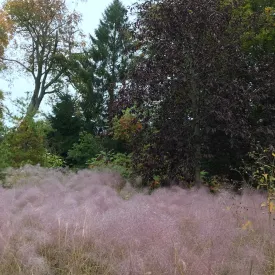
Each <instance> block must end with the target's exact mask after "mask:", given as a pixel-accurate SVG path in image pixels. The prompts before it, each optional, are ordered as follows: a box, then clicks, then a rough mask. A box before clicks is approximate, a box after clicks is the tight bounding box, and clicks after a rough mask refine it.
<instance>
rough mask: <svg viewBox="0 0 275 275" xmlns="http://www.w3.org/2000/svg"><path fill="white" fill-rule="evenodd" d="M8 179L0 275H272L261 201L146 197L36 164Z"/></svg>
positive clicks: (0, 221)
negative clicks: (11, 184)
mask: <svg viewBox="0 0 275 275" xmlns="http://www.w3.org/2000/svg"><path fill="white" fill-rule="evenodd" d="M11 180H13V183H14V184H13V186H14V187H13V188H12V189H4V188H0V209H1V212H0V274H1V275H15V274H16V275H27V274H28V275H29V274H36V275H42V274H43V275H45V274H64V275H65V274H66V275H67V274H77V275H80V274H81V275H88V274H105V275H106V274H110V275H111V274H112V275H116V274H125V275H127V274H129V275H130V274H131V275H138V274H142V275H145V274H147V275H149V274H151V275H159V274H163V275H166V274H167V275H171V274H175V275H177V274H180V275H183V274H184V275H200V274H201V275H202V274H203V275H205V274H207V275H210V274H215V275H216V274H217V275H224V274H236V275H239V274H261V275H265V274H266V275H271V274H274V271H275V260H274V259H275V234H274V233H275V232H274V225H275V223H274V220H273V221H272V224H269V221H268V213H267V212H268V211H267V209H266V208H265V207H263V206H261V205H262V202H263V201H265V199H266V198H265V197H266V194H265V193H261V192H259V191H252V190H250V189H247V190H244V191H243V194H242V195H236V194H233V193H230V192H229V191H222V192H220V193H219V194H217V195H213V194H210V192H209V191H207V190H206V189H204V188H201V189H199V190H195V189H191V190H190V189H189V190H185V189H181V188H179V187H171V188H169V189H168V188H166V189H164V188H160V189H158V190H156V191H154V192H153V193H152V194H151V195H148V194H147V193H142V192H140V193H139V192H136V191H135V190H134V189H133V188H131V186H129V185H125V186H124V187H122V188H117V187H118V186H119V185H121V177H119V175H118V174H114V173H96V172H92V171H89V170H83V171H80V172H78V173H73V172H70V171H68V172H66V173H64V171H60V170H56V169H45V168H41V167H39V166H37V167H32V166H26V167H25V168H21V169H18V170H10V172H9V175H8V176H7V179H6V181H7V182H9V181H11ZM117 190H120V191H119V192H118V191H117ZM122 192H125V193H127V192H128V193H131V196H128V198H127V199H125V198H123V196H121V193H122Z"/></svg>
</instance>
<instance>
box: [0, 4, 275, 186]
mask: <svg viewBox="0 0 275 275" xmlns="http://www.w3.org/2000/svg"><path fill="white" fill-rule="evenodd" d="M29 5H31V7H32V13H31V14H30V13H29V12H28V9H29ZM48 10H51V11H52V12H51V13H47V12H46V11H48ZM274 12H275V3H273V1H265V0H261V1H254V0H239V1H234V3H233V2H231V1H226V0H222V1H221V0H211V1H205V0H194V1H192V2H186V1H181V0H146V1H143V2H142V3H139V4H135V5H133V6H131V7H130V8H129V9H128V10H127V8H126V7H124V6H123V4H122V3H121V2H120V1H119V0H113V2H112V3H111V4H110V5H109V6H108V7H107V9H106V10H105V12H104V14H103V16H102V19H101V20H100V22H99V26H98V28H97V29H96V30H95V34H94V35H90V37H89V41H86V45H85V43H83V41H82V35H81V30H80V29H79V27H78V23H79V22H80V18H81V16H80V15H79V14H77V13H71V12H70V11H69V10H68V9H67V7H66V2H65V1H60V0H55V1H45V0H32V1H31V2H30V1H24V0H22V1H19V0H7V1H6V2H5V3H4V5H3V10H2V13H1V17H0V25H1V26H0V27H1V29H0V30H1V31H2V32H3V33H5V34H6V35H5V36H3V41H2V42H1V41H0V48H1V47H2V48H3V51H2V52H0V53H1V62H2V64H3V65H4V66H8V65H9V64H11V63H15V64H17V65H19V66H21V68H23V69H24V71H25V72H26V73H27V74H30V75H31V76H32V77H33V80H34V87H35V88H34V91H33V93H32V97H31V99H30V102H29V104H28V108H26V112H25V115H24V116H23V117H22V118H21V120H20V123H19V126H17V127H14V128H13V129H5V130H3V138H2V144H1V146H2V147H1V149H0V150H8V151H9V152H10V154H6V155H7V156H10V161H4V162H3V161H1V166H3V167H4V166H7V165H17V166H18V165H21V164H22V163H25V162H31V163H33V164H35V163H38V162H39V163H41V164H42V165H43V162H44V163H45V165H49V161H48V158H47V160H45V158H44V157H42V158H41V159H39V158H38V159H37V154H36V156H35V157H36V158H32V156H33V155H34V154H33V151H31V150H36V151H37V152H40V153H39V154H41V155H43V156H44V155H45V153H47V154H48V155H47V156H49V154H50V155H51V157H52V158H53V159H58V160H60V159H61V160H62V161H61V162H58V163H59V164H60V163H62V164H63V165H64V166H65V165H69V166H70V167H78V168H84V167H88V166H89V165H90V164H91V162H93V163H99V162H100V161H102V160H104V162H103V163H105V164H106V165H109V163H111V162H114V161H116V158H122V156H123V159H125V156H127V157H128V159H129V160H130V162H131V171H133V172H134V173H135V174H136V175H141V176H142V178H143V180H144V183H145V184H152V182H153V183H157V184H166V183H167V182H171V181H173V182H175V183H178V184H179V183H182V182H184V183H196V184H198V185H199V184H201V183H202V182H203V181H205V180H206V177H205V171H206V172H207V174H208V176H209V177H210V178H211V177H212V178H213V177H215V176H219V177H223V178H226V179H228V180H242V179H243V178H242V177H240V173H239V172H238V171H241V170H242V167H243V165H244V163H249V164H251V165H253V160H252V159H251V157H250V156H251V154H250V153H251V152H252V151H253V150H255V148H260V147H261V148H268V147H269V148H272V146H273V145H274V140H275V139H274V135H275V132H274V129H275V127H274V123H275V122H274V121H275V91H274V87H275V85H274V84H275V83H274V81H275V75H274V74H275V68H274V64H275V62H274V53H275V52H274V51H275V48H274V41H275V31H274V25H275V17H274V14H275V13H274ZM130 14H132V15H134V19H133V21H130V20H129V18H128V17H129V15H130ZM2 17H3V18H4V17H6V20H4V19H2ZM19 38H20V39H19ZM8 39H11V41H12V40H14V39H15V40H16V39H19V40H18V43H13V44H11V43H10V45H9V46H8V44H7V40H8ZM28 43H30V44H28ZM11 45H16V47H17V48H18V49H20V54H21V53H22V55H20V56H19V58H18V59H14V58H11V57H9V56H8V54H6V53H5V52H4V48H5V47H7V48H9V47H11ZM2 48H1V49H2ZM7 52H8V51H7ZM3 73H5V70H4V71H3ZM67 87H72V88H73V90H74V93H70V92H68V90H67ZM47 94H51V95H52V96H53V99H54V102H53V106H52V112H51V114H49V115H48V116H47V118H46V119H44V120H42V121H39V122H37V121H36V120H33V119H34V118H35V114H36V113H37V112H38V111H39V106H40V103H41V101H42V100H43V99H44V96H45V95H47ZM27 125H31V126H29V127H27ZM31 129H33V130H32V131H33V135H32V134H31V133H32V132H30V131H31ZM24 131H25V132H24ZM23 132H24V133H28V135H30V136H28V135H25V134H22V133H23ZM14 136H16V138H14ZM11 137H12V138H11ZM26 140H28V142H27V141H26ZM30 141H32V142H34V143H35V142H37V144H36V145H35V144H32V143H30ZM16 142H18V144H15V143H16ZM25 143H28V146H25V145H24V144H25ZM270 146H271V147H270ZM35 148H36V149H35ZM37 148H39V149H37ZM43 148H44V149H43ZM16 150H17V151H18V152H19V151H20V152H21V151H23V152H25V153H26V152H28V153H26V154H21V156H22V157H21V158H20V159H16V158H15V155H20V154H17V152H16ZM39 150H40V151H39ZM110 151H111V153H109V155H108V152H110ZM104 152H105V153H104ZM12 156H14V157H12ZM2 163H3V164H2ZM119 163H121V162H119ZM128 164H129V163H128V162H127V165H128ZM127 167H128V166H127ZM129 169H130V168H129ZM236 171H237V172H236ZM246 176H247V175H246ZM248 176H249V175H248Z"/></svg>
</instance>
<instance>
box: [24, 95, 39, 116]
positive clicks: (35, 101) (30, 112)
mask: <svg viewBox="0 0 275 275" xmlns="http://www.w3.org/2000/svg"><path fill="white" fill-rule="evenodd" d="M42 95H43V93H42V92H40V95H39V94H37V93H35V92H34V94H33V96H32V99H31V101H30V103H29V106H28V108H27V113H26V116H25V118H27V117H28V118H33V117H34V116H35V115H36V113H37V111H38V110H39V107H40V104H41V101H42V99H43V96H42Z"/></svg>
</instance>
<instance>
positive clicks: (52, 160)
mask: <svg viewBox="0 0 275 275" xmlns="http://www.w3.org/2000/svg"><path fill="white" fill-rule="evenodd" d="M64 164H65V162H64V160H63V159H62V158H61V157H60V156H58V155H54V154H52V153H49V152H47V153H46V154H45V159H44V166H45V167H48V168H57V167H62V166H64Z"/></svg>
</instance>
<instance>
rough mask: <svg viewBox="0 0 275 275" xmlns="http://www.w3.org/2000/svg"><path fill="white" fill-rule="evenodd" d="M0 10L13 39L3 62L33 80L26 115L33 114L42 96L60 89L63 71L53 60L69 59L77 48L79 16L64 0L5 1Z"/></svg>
mask: <svg viewBox="0 0 275 275" xmlns="http://www.w3.org/2000/svg"><path fill="white" fill-rule="evenodd" d="M3 10H4V11H5V13H6V14H7V18H8V19H9V20H10V21H11V22H12V26H13V30H14V39H13V41H12V42H13V43H10V46H9V51H7V52H9V53H10V54H6V55H5V56H4V57H3V58H2V61H3V62H6V63H9V64H14V65H15V67H14V68H15V69H16V70H18V71H19V72H24V73H26V74H27V75H30V76H31V77H32V79H33V85H34V90H33V92H32V97H31V101H30V103H29V107H28V110H27V113H28V116H29V115H34V114H35V113H36V112H37V110H38V109H39V106H40V104H41V102H42V100H43V98H44V96H45V95H47V94H53V93H55V92H56V91H58V90H59V89H58V86H59V84H60V79H61V77H62V76H63V74H64V71H62V70H61V71H60V70H59V69H58V68H59V67H58V66H56V58H57V57H60V56H69V55H70V54H71V53H72V51H73V49H74V47H75V46H76V44H77V43H76V37H77V34H78V33H79V30H78V23H79V21H80V15H79V14H77V13H76V12H70V11H69V10H68V8H67V6H66V4H65V1H64V0H50V1H49V0H6V1H5V2H4V4H3ZM14 53H16V54H14Z"/></svg>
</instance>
